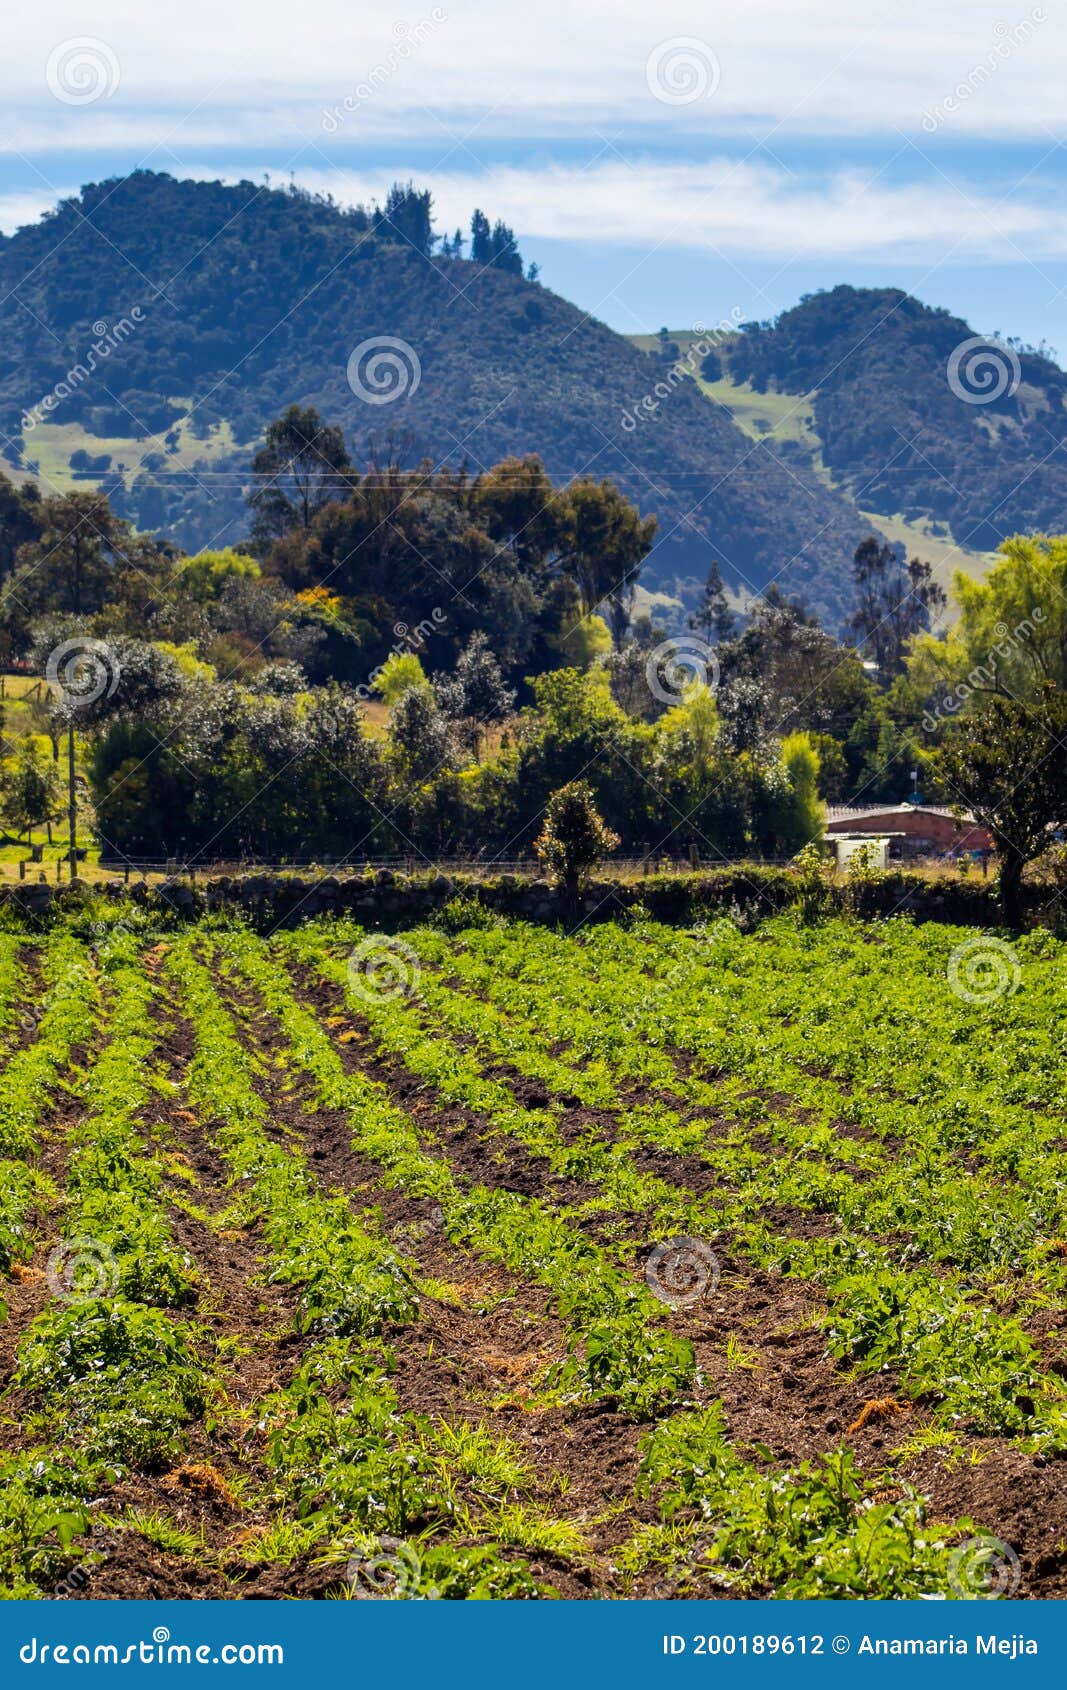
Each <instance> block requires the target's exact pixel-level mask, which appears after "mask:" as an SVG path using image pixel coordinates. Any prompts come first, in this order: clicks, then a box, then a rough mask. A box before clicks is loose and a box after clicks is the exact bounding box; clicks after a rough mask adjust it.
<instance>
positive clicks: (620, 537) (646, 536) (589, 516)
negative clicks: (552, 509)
mask: <svg viewBox="0 0 1067 1690" xmlns="http://www.w3.org/2000/svg"><path fill="white" fill-rule="evenodd" d="M556 512H557V518H558V523H559V527H558V531H557V547H558V552H559V565H560V568H561V569H562V570H563V571H564V572H565V573H567V574H569V575H570V576H571V577H572V578H573V580H574V582H575V585H576V586H577V588H578V592H579V594H580V596H581V601H582V609H583V611H584V612H585V614H586V615H589V614H591V613H592V612H593V611H594V610H596V608H597V606H598V605H600V604H604V603H605V602H606V603H607V604H608V606H609V614H610V616H611V621H612V624H613V626H614V628H615V629H616V631H618V630H619V629H620V628H624V627H625V625H626V622H627V621H628V620H629V614H630V608H631V604H632V600H633V589H634V587H635V585H636V583H637V578H638V576H639V575H640V573H641V565H642V563H643V562H644V560H645V558H646V557H647V556H648V553H649V552H650V550H651V549H652V541H653V539H654V538H655V533H656V518H655V517H654V516H649V517H643V516H641V514H640V513H639V511H638V510H637V509H636V507H635V506H634V505H632V504H631V503H630V501H629V499H627V498H626V497H625V496H624V495H623V494H622V493H620V492H619V489H618V488H617V487H616V485H615V483H614V482H613V481H594V480H593V479H592V477H590V476H582V477H580V478H579V479H578V480H577V481H572V482H571V484H570V486H569V487H567V488H565V489H564V490H563V492H561V493H560V494H559V495H558V498H557V502H556Z"/></svg>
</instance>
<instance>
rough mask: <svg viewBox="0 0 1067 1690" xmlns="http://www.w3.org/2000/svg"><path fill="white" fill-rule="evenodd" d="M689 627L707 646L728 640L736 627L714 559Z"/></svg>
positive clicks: (720, 574) (734, 617)
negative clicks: (705, 641) (699, 635)
mask: <svg viewBox="0 0 1067 1690" xmlns="http://www.w3.org/2000/svg"><path fill="white" fill-rule="evenodd" d="M689 626H690V627H691V628H692V630H693V632H694V633H695V634H702V635H703V637H704V638H705V639H706V640H707V642H708V644H709V645H711V644H712V643H714V644H715V645H718V644H720V642H721V641H723V640H728V639H730V638H731V637H732V635H733V632H734V629H735V627H736V626H737V617H736V616H735V615H734V613H733V611H732V610H731V609H730V601H729V599H728V598H727V596H726V588H725V587H724V586H723V580H722V570H721V569H720V568H719V565H718V562H717V560H716V559H714V558H713V559H712V561H711V565H710V567H709V569H708V578H707V580H706V581H705V582H704V587H703V591H702V592H701V595H700V598H699V600H698V601H697V607H696V609H695V610H694V612H693V614H692V616H691V617H690V618H689Z"/></svg>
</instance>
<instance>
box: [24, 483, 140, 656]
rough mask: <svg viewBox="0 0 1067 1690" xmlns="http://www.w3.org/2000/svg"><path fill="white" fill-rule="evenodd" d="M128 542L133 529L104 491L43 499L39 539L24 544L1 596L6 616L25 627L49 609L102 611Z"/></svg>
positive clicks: (82, 612) (74, 612) (75, 613)
mask: <svg viewBox="0 0 1067 1690" xmlns="http://www.w3.org/2000/svg"><path fill="white" fill-rule="evenodd" d="M129 543H130V534H129V529H128V528H127V526H126V524H125V523H124V522H121V521H120V520H119V518H118V517H117V516H116V515H115V514H114V512H113V511H112V509H111V506H110V505H109V504H108V502H107V499H106V498H105V497H104V495H103V494H102V493H95V492H87V491H77V492H73V493H64V494H57V495H56V496H55V497H52V498H48V499H44V500H42V503H41V531H40V537H39V538H38V539H36V540H32V541H30V542H29V544H27V545H25V546H22V547H21V548H20V550H19V553H18V559H17V565H16V568H15V571H14V573H13V574H12V575H11V576H10V577H9V579H8V580H7V581H6V582H5V584H4V588H3V592H2V594H0V604H2V611H3V616H4V620H5V621H6V622H7V623H8V624H9V625H10V626H16V625H17V626H19V627H20V628H22V629H24V628H25V626H26V625H28V622H29V621H30V620H32V618H33V617H34V616H41V615H43V614H45V613H46V612H49V611H53V612H55V611H58V612H63V613H66V614H68V615H70V616H83V615H86V614H87V613H89V612H91V611H95V610H99V608H100V606H101V605H102V604H103V603H104V600H105V598H106V597H107V596H108V589H109V585H110V583H111V581H112V578H113V575H114V571H115V568H116V563H117V560H118V558H119V556H120V554H121V552H122V551H123V549H124V548H125V546H127V545H128V544H129Z"/></svg>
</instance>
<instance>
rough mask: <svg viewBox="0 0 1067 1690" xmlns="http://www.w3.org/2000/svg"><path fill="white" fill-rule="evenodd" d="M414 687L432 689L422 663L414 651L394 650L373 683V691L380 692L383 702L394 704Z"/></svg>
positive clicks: (425, 690)
mask: <svg viewBox="0 0 1067 1690" xmlns="http://www.w3.org/2000/svg"><path fill="white" fill-rule="evenodd" d="M412 688H419V689H421V690H422V691H423V692H429V691H430V683H429V681H428V680H427V678H426V674H425V671H424V670H423V667H422V664H421V663H420V662H419V660H418V658H417V657H416V655H415V653H414V652H413V651H394V652H393V654H392V656H391V657H389V658H387V660H386V661H385V663H383V664H382V667H381V669H380V670H379V671H378V674H377V675H376V677H375V679H374V681H373V683H372V686H371V691H372V692H376V693H377V694H378V697H379V698H380V699H381V701H382V703H383V704H388V705H390V706H392V705H394V704H396V703H398V702H399V700H400V699H401V698H403V696H404V694H405V693H406V692H410V691H411V690H412Z"/></svg>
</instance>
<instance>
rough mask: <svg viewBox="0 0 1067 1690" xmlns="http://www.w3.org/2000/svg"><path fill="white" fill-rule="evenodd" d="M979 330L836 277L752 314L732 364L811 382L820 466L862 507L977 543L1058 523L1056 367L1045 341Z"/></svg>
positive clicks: (1065, 419)
mask: <svg viewBox="0 0 1067 1690" xmlns="http://www.w3.org/2000/svg"><path fill="white" fill-rule="evenodd" d="M977 339H978V337H976V336H975V334H974V330H973V328H972V327H970V326H969V325H968V324H967V323H965V322H963V321H962V319H961V318H958V317H953V316H951V315H950V313H949V312H947V311H935V310H932V309H931V308H930V307H929V306H926V305H922V304H920V303H919V301H918V300H916V299H912V298H910V297H909V296H908V295H907V294H905V293H902V292H900V290H899V289H896V288H882V289H873V288H867V289H858V288H851V287H837V288H834V289H832V291H830V292H827V293H819V294H814V295H812V296H811V297H810V298H808V299H805V300H803V301H802V302H801V303H800V304H799V305H798V306H797V307H796V308H795V309H794V310H792V311H787V312H785V313H784V315H783V316H781V317H780V318H779V319H778V320H777V322H776V323H774V324H765V325H758V326H757V325H751V326H749V327H748V329H747V332H746V333H744V334H741V335H739V336H737V338H736V339H735V340H733V341H732V342H731V343H730V347H729V374H730V376H731V377H732V378H733V379H734V380H736V381H743V382H747V383H749V384H750V385H752V386H753V387H755V388H756V389H757V390H760V391H767V390H772V389H777V390H778V391H779V392H781V393H791V394H797V395H800V394H805V395H810V397H811V403H812V408H813V413H814V422H815V427H816V429H817V432H818V435H819V438H820V441H821V446H822V456H823V460H824V462H825V464H826V467H827V468H828V469H829V471H830V472H831V474H832V475H833V476H834V477H835V478H836V480H837V481H838V483H839V484H840V485H841V486H842V487H843V488H845V489H847V490H848V491H849V492H850V493H851V494H852V495H853V496H854V497H855V499H856V501H857V503H858V504H859V505H860V506H861V507H862V508H863V509H864V510H867V511H874V512H878V513H884V514H885V515H886V516H893V515H895V514H897V513H900V514H901V515H903V516H904V517H906V518H908V519H910V520H911V521H913V522H914V521H919V520H921V519H923V518H933V519H935V520H939V521H941V522H944V523H946V524H947V525H948V526H949V527H950V529H951V533H952V536H953V538H954V539H955V540H956V542H957V543H958V544H960V545H963V546H968V547H970V548H972V549H974V550H976V551H980V552H985V551H990V550H993V549H994V548H995V547H996V546H997V545H999V543H1000V541H1001V540H1002V539H1004V538H1006V537H1007V536H1008V535H1011V534H1016V533H1026V532H1029V531H1033V530H1039V531H1046V532H1047V531H1053V530H1055V529H1057V528H1058V527H1060V526H1062V523H1063V512H1064V508H1065V505H1067V403H1065V400H1067V375H1065V374H1064V372H1063V371H1062V370H1061V369H1060V368H1059V366H1058V365H1057V364H1056V363H1054V362H1053V360H1052V358H1051V357H1049V356H1046V354H1045V351H1044V349H1042V350H1034V349H1029V348H1024V347H1022V346H1020V345H1018V344H1016V343H1014V342H1011V341H1005V342H1002V343H997V342H995V341H985V342H984V343H982V344H979V345H970V346H969V345H968V343H970V342H974V341H976V340H977Z"/></svg>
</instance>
